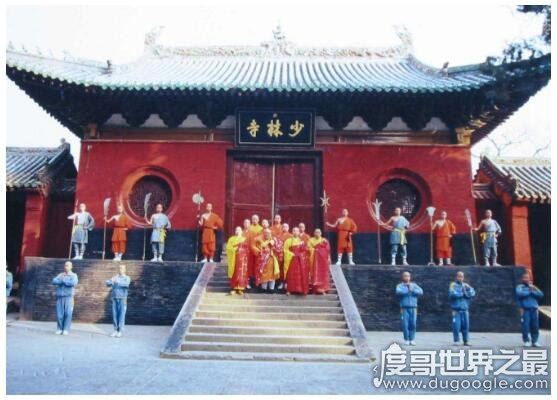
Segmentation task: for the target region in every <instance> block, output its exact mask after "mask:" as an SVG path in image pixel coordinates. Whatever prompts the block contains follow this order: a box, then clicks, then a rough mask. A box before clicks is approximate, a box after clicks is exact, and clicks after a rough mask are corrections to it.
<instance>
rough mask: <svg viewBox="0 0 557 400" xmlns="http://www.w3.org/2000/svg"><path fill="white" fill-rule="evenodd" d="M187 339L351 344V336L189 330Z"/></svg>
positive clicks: (261, 342) (234, 341)
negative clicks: (217, 332)
mask: <svg viewBox="0 0 557 400" xmlns="http://www.w3.org/2000/svg"><path fill="white" fill-rule="evenodd" d="M186 341H192V342H210V343H213V342H217V343H218V342H233V343H258V344H305V345H315V344H327V345H339V346H343V345H351V344H352V339H351V338H350V336H295V335H284V334H282V335H281V334H278V335H249V334H248V335H240V334H237V333H233V334H213V333H195V332H189V333H188V334H187V335H186Z"/></svg>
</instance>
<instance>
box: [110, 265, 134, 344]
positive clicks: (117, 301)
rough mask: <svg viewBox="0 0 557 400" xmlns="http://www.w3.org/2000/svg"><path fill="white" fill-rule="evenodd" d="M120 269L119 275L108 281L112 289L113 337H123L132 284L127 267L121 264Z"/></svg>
mask: <svg viewBox="0 0 557 400" xmlns="http://www.w3.org/2000/svg"><path fill="white" fill-rule="evenodd" d="M118 268H119V269H118V275H115V276H113V277H112V278H111V279H109V280H107V281H106V286H109V287H111V288H112V296H111V297H112V321H113V323H114V332H113V333H112V335H110V336H112V337H122V331H123V330H124V325H125V323H126V310H127V308H128V291H129V288H130V282H131V280H130V277H129V276H127V275H126V266H125V265H124V264H121V265H120V266H119V267H118Z"/></svg>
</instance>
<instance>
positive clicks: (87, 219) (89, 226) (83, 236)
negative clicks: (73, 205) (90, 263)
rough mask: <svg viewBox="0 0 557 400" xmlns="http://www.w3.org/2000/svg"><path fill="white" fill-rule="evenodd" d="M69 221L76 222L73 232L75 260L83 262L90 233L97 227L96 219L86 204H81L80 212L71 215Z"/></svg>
mask: <svg viewBox="0 0 557 400" xmlns="http://www.w3.org/2000/svg"><path fill="white" fill-rule="evenodd" d="M68 219H71V220H72V221H74V227H73V232H72V244H73V248H74V260H83V254H85V248H86V247H87V240H88V237H89V234H88V232H89V231H91V230H93V228H94V227H95V219H94V218H93V216H92V215H91V214H90V213H89V212H88V211H87V206H86V205H85V204H84V203H81V204H80V205H79V211H78V212H76V213H73V214H72V215H70V216H69V217H68Z"/></svg>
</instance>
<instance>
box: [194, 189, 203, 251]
mask: <svg viewBox="0 0 557 400" xmlns="http://www.w3.org/2000/svg"><path fill="white" fill-rule="evenodd" d="M192 201H193V202H194V204H197V215H196V221H195V224H196V230H195V262H197V261H198V257H199V231H200V229H202V228H200V227H199V219H200V218H201V204H202V203H203V202H204V201H205V200H204V199H203V196H201V190H198V191H197V193H195V194H194V195H193V197H192Z"/></svg>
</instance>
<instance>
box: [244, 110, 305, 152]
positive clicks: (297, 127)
mask: <svg viewBox="0 0 557 400" xmlns="http://www.w3.org/2000/svg"><path fill="white" fill-rule="evenodd" d="M314 132H315V113H314V112H313V111H312V110H273V109H239V110H237V111H236V144H237V145H239V146H249V145H266V146H313V143H314V134H315V133H314Z"/></svg>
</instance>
